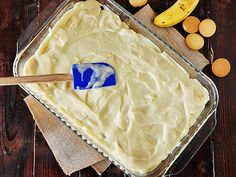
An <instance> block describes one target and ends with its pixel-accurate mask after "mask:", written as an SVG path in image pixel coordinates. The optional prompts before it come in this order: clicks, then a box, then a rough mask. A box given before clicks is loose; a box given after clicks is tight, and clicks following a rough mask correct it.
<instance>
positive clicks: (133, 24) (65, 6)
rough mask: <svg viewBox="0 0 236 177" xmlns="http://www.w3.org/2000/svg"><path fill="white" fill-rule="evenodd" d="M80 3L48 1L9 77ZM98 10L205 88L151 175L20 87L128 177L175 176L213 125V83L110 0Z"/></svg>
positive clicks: (19, 70) (17, 72) (19, 47)
mask: <svg viewBox="0 0 236 177" xmlns="http://www.w3.org/2000/svg"><path fill="white" fill-rule="evenodd" d="M79 1H81V0H66V1H63V2H62V3H59V2H58V1H57V0H52V1H51V3H50V4H49V5H48V7H47V8H46V9H44V10H43V12H41V13H40V14H39V16H38V17H37V18H36V19H35V20H34V21H33V22H32V23H31V24H30V25H29V27H28V28H27V29H26V31H25V32H24V33H23V34H22V35H21V37H20V38H19V40H18V42H17V54H16V58H15V61H14V65H13V74H14V75H15V76H21V75H22V73H23V67H24V64H25V62H26V61H27V60H28V59H29V58H30V57H31V56H32V55H33V54H34V52H35V51H36V50H37V48H38V46H39V45H40V43H41V41H42V40H43V39H44V38H45V37H46V36H47V34H48V31H49V29H50V28H52V27H53V25H54V24H55V23H56V22H57V21H58V20H59V19H60V17H61V16H62V15H63V14H64V13H65V12H66V11H68V10H69V9H71V8H72V7H73V5H74V4H75V3H76V2H79ZM98 1H99V2H100V3H101V4H102V5H101V6H102V8H105V9H110V10H112V11H113V12H114V13H116V14H117V15H119V16H120V18H121V20H122V21H124V22H126V23H127V24H128V25H129V27H130V28H131V29H133V30H134V31H136V32H138V33H141V34H143V35H144V36H146V37H147V38H149V39H150V40H151V41H153V42H154V43H155V44H156V45H157V46H158V47H159V48H160V49H161V50H162V51H165V52H166V53H167V54H169V55H170V56H171V57H172V58H173V59H174V60H175V61H176V62H177V63H179V64H180V65H181V66H182V67H183V68H184V69H185V70H186V71H187V72H188V73H189V74H190V76H191V77H192V78H196V79H197V80H198V81H199V82H200V83H201V84H202V85H203V86H204V87H206V88H207V90H208V92H209V95H210V100H209V102H208V103H207V105H206V107H205V109H204V111H203V112H202V113H201V115H200V116H199V117H198V119H197V122H196V123H195V124H194V125H193V126H192V127H191V129H190V131H189V133H188V134H187V135H186V136H185V137H184V138H183V139H182V140H181V143H180V145H179V146H178V147H176V148H175V150H174V151H173V152H172V153H171V154H170V155H169V156H168V157H167V158H166V159H165V160H164V161H162V163H161V164H160V165H159V166H158V167H157V168H156V169H155V170H154V171H152V172H149V173H148V174H139V173H135V172H133V171H131V170H129V169H128V168H126V167H125V165H123V164H122V162H120V161H119V160H117V159H116V157H113V156H112V155H111V154H109V152H106V151H105V150H104V149H103V148H101V147H100V146H99V144H96V143H95V142H94V141H93V139H91V138H90V137H88V136H87V135H86V134H85V132H83V130H81V129H80V127H78V125H76V124H75V123H74V122H72V121H71V120H70V119H68V118H67V117H66V116H64V115H63V114H62V113H60V111H59V110H57V108H55V107H54V106H53V105H51V104H50V103H48V102H47V101H46V100H43V99H42V98H41V97H40V95H38V94H37V93H34V92H33V91H32V90H30V89H29V88H28V87H27V86H26V85H20V86H21V87H22V88H23V89H24V90H25V91H26V92H27V93H29V94H30V95H32V96H33V97H34V98H36V99H37V100H38V101H40V102H41V103H42V104H43V105H44V106H45V107H46V108H47V109H48V110H49V111H51V112H52V113H53V114H55V115H56V116H57V117H58V118H59V119H60V120H61V121H63V122H64V123H65V124H66V125H67V126H68V127H70V128H71V129H72V130H73V131H74V132H75V133H76V134H78V135H79V136H80V137H81V138H82V139H83V140H85V141H86V142H87V143H88V144H89V145H91V146H92V147H93V148H95V149H96V150H97V151H98V152H99V153H101V154H103V155H104V156H105V157H107V158H108V159H109V160H110V161H112V162H113V163H114V164H115V165H117V166H118V167H119V168H120V169H121V170H123V171H124V172H125V173H126V174H128V175H130V176H145V177H146V176H150V177H151V176H163V175H171V174H176V173H178V172H179V171H181V170H182V169H183V168H184V167H185V166H186V164H187V163H188V162H189V161H190V159H191V158H192V157H193V156H194V154H195V153H196V152H197V150H198V149H199V148H200V147H201V145H202V144H203V143H204V142H205V140H206V139H207V138H208V136H209V135H210V134H211V132H212V131H213V130H214V128H215V125H216V118H215V113H216V108H217V105H218V99H219V96H218V91H217V88H216V86H215V84H214V83H213V82H212V81H211V80H210V79H209V78H208V77H207V76H206V75H205V74H203V73H202V72H201V71H198V70H197V69H196V68H195V67H194V66H193V65H192V64H191V62H189V61H188V60H187V59H185V58H184V57H183V56H181V55H179V54H178V52H177V51H175V50H174V49H173V48H172V47H171V46H169V45H167V44H166V43H165V42H164V41H162V40H161V39H160V37H159V36H157V35H156V34H155V33H154V32H152V31H151V30H150V29H148V28H147V27H146V26H145V25H144V24H143V23H141V22H140V21H139V20H138V19H136V18H135V17H134V16H133V15H131V14H130V13H129V12H128V11H126V10H125V9H124V8H122V7H121V6H120V5H119V4H117V3H116V2H114V1H113V0H98Z"/></svg>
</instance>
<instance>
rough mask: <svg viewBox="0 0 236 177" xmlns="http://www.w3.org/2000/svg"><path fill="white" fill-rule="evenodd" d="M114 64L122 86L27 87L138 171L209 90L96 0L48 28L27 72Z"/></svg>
mask: <svg viewBox="0 0 236 177" xmlns="http://www.w3.org/2000/svg"><path fill="white" fill-rule="evenodd" d="M93 62H105V63H109V64H110V65H111V66H113V68H114V69H115V72H116V80H117V85H116V86H115V87H106V88H99V89H91V90H84V91H80V90H73V86H72V85H73V84H72V82H58V83H40V84H28V87H29V88H30V89H31V90H32V91H33V92H35V93H38V94H40V95H41V97H42V98H43V99H45V100H47V101H48V102H50V103H51V104H53V105H55V107H57V109H58V110H60V112H61V113H63V114H64V115H65V116H66V117H68V118H69V119H70V120H72V121H73V122H74V123H75V124H76V125H78V126H79V127H80V128H81V129H82V130H83V131H84V132H85V133H86V134H87V136H88V137H90V138H91V139H93V140H94V141H95V142H96V144H99V145H100V146H101V147H102V148H103V149H105V150H106V151H107V152H109V153H110V154H111V155H112V156H113V157H114V158H116V159H117V160H119V161H120V162H121V163H122V164H123V165H124V166H126V167H127V168H128V169H129V170H132V171H133V172H138V173H142V174H145V173H147V172H150V171H152V170H153V169H155V168H156V167H157V166H158V165H159V164H160V163H161V161H163V160H164V159H165V158H166V157H167V156H168V154H170V153H171V152H172V151H173V150H174V149H175V147H176V146H178V145H179V144H180V141H181V139H182V138H183V137H184V136H185V135H186V134H187V133H188V131H189V128H190V127H191V126H192V125H193V124H194V123H195V122H196V119H197V118H198V116H199V115H200V114H201V112H202V111H203V110H204V108H205V105H206V103H207V102H208V100H209V94H208V91H207V90H206V89H205V88H204V87H203V86H202V85H201V84H200V83H199V82H198V81H197V80H195V79H191V78H190V77H189V74H188V73H187V72H186V71H185V70H184V69H183V68H182V67H181V66H179V65H178V64H177V63H176V62H175V61H174V60H173V59H172V58H171V57H169V56H168V55H167V54H166V53H164V52H162V51H161V50H160V49H159V48H158V47H157V46H156V45H155V44H154V43H153V42H151V41H150V40H149V39H148V38H146V37H144V36H143V35H141V34H138V33H136V32H134V31H133V30H131V29H129V27H128V26H127V25H126V24H125V23H124V22H122V21H121V20H120V18H119V16H117V15H116V14H115V13H113V12H112V11H109V10H102V9H101V8H100V4H99V3H98V2H97V1H95V0H88V1H85V2H79V3H77V4H75V5H74V7H73V8H72V9H71V10H69V11H67V12H66V13H65V14H64V15H63V17H62V18H61V19H60V20H59V21H58V22H57V23H56V24H55V25H54V27H53V28H52V29H51V30H50V32H49V34H48V35H47V37H46V38H45V39H44V40H43V41H42V43H41V44H40V46H39V48H38V49H37V51H36V52H35V54H34V55H33V56H32V57H31V58H30V59H29V60H28V61H27V62H26V64H25V66H24V75H42V74H52V73H70V72H71V66H72V64H74V63H93Z"/></svg>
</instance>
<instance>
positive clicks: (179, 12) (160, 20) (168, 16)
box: [154, 0, 199, 27]
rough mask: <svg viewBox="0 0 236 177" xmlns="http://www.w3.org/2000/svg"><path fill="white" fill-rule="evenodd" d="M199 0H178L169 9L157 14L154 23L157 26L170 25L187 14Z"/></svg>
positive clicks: (176, 22) (179, 20)
mask: <svg viewBox="0 0 236 177" xmlns="http://www.w3.org/2000/svg"><path fill="white" fill-rule="evenodd" d="M198 2H199V0H178V1H177V2H176V3H175V4H174V5H172V6H171V7H170V8H169V9H167V10H166V11H164V12H162V13H161V14H160V15H157V16H156V18H155V19H154V24H155V25H157V26H159V27H171V26H174V25H176V24H178V23H179V22H181V21H182V20H184V19H185V18H186V17H187V16H189V15H190V14H191V13H192V12H193V10H194V9H195V8H196V6H197V4H198Z"/></svg>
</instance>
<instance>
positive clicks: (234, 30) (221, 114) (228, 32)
mask: <svg viewBox="0 0 236 177" xmlns="http://www.w3.org/2000/svg"><path fill="white" fill-rule="evenodd" d="M211 5H212V15H213V16H214V18H215V19H216V23H217V24H218V30H217V34H216V35H215V36H214V38H213V41H214V43H213V48H214V49H215V50H214V51H215V57H216V58H218V57H227V58H228V59H229V60H230V62H231V66H232V70H231V74H230V75H229V76H228V77H226V78H224V79H218V78H215V77H212V79H213V80H214V81H215V83H216V84H217V86H218V90H219V93H220V103H219V108H218V113H217V119H218V125H217V127H216V131H215V132H214V134H213V140H214V149H215V159H216V160H215V165H216V176H229V177H234V176H235V175H236V168H235V162H234V159H235V158H236V129H235V125H236V114H235V113H234V112H235V110H236V92H235V90H236V79H235V76H236V70H235V66H236V60H235V57H236V41H235V39H236V20H235V17H236V11H235V8H236V2H235V1H228V0H223V1H217V2H216V1H214V0H211Z"/></svg>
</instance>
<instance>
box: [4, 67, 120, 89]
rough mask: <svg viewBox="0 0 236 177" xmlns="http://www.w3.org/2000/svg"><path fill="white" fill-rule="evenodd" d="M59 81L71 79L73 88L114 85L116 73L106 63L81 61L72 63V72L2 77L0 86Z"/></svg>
mask: <svg viewBox="0 0 236 177" xmlns="http://www.w3.org/2000/svg"><path fill="white" fill-rule="evenodd" d="M59 81H73V87H74V89H75V90H76V89H79V90H86V89H94V88H101V87H109V86H115V85H116V75H115V70H114V68H113V67H112V66H111V65H109V64H108V63H81V64H73V65H72V74H50V75H36V76H19V77H2V78H0V86H4V85H18V84H27V83H40V82H59Z"/></svg>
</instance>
